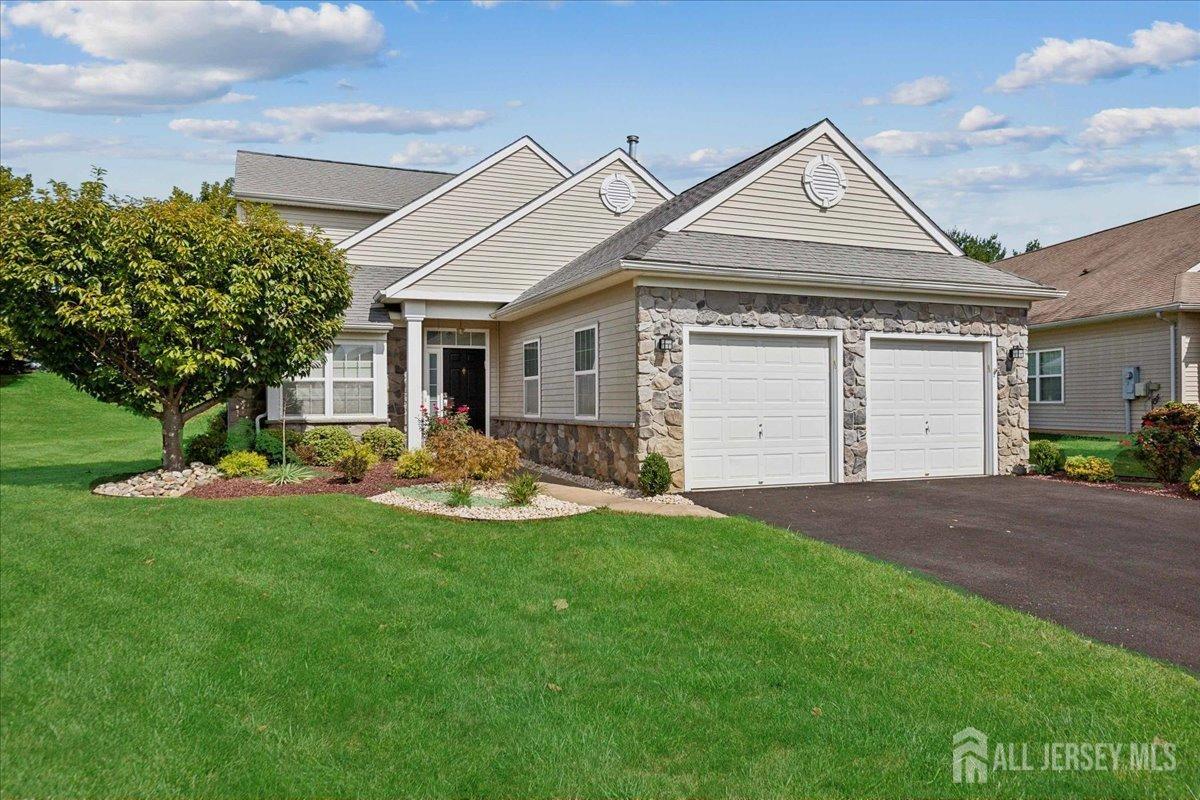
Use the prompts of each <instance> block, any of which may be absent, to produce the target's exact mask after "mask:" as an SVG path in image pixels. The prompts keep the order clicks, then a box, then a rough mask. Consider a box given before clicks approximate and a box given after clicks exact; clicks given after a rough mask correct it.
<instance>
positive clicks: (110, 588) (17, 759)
mask: <svg viewBox="0 0 1200 800" xmlns="http://www.w3.org/2000/svg"><path fill="white" fill-rule="evenodd" d="M157 448H158V444H157V432H156V428H155V426H154V424H153V423H151V422H148V421H146V420H141V419H137V418H135V417H133V416H130V415H128V414H125V413H124V412H122V411H119V410H116V409H114V408H111V407H105V406H101V405H100V404H98V403H96V402H94V401H92V400H90V399H88V398H85V397H83V396H81V395H78V394H76V393H74V392H73V391H71V390H70V389H68V388H66V387H65V385H64V384H63V383H61V382H60V381H58V380H57V379H55V378H52V377H48V376H45V375H33V376H29V377H25V378H22V379H20V380H17V381H15V382H11V383H9V384H7V385H4V386H3V388H0V483H2V487H0V492H2V494H0V512H2V520H0V523H2V525H0V551H2V556H3V558H2V559H0V570H2V571H0V601H2V602H0V756H2V762H0V794H2V795H4V796H11V797H26V796H31V797H32V796H39V797H42V796H94V797H106V796H107V797H113V796H143V797H144V796H153V797H167V796H187V797H193V796H223V797H249V796H282V795H287V796H351V795H355V796H375V797H385V796H388V797H391V796H414V795H416V796H438V797H464V796H476V795H486V796H504V797H518V796H531V797H532V796H536V797H562V796H587V797H596V796H601V795H603V796H631V795H641V796H645V795H657V796H663V795H667V796H675V797H679V796H684V795H689V796H706V797H713V796H722V797H730V796H738V797H767V796H770V797H784V796H787V797H792V796H798V795H819V796H825V797H839V796H840V797H875V796H879V797H882V796H886V797H896V796H914V795H916V796H951V797H976V796H980V797H988V796H1005V797H1047V796H1062V797H1066V796H1095V797H1146V796H1159V797H1172V798H1177V797H1188V796H1193V797H1194V796H1195V794H1196V789H1195V787H1196V786H1197V784H1198V782H1200V733H1198V731H1200V682H1198V681H1197V680H1196V678H1195V677H1193V676H1191V675H1189V674H1187V673H1185V672H1184V671H1181V670H1179V669H1176V668H1174V667H1170V666H1166V665H1163V664H1160V663H1156V662H1153V661H1151V660H1149V659H1147V658H1143V657H1141V656H1138V655H1134V654H1131V653H1127V652H1124V651H1121V650H1118V649H1115V648H1112V647H1108V646H1105V645H1099V644H1095V643H1093V642H1090V641H1087V640H1085V639H1082V638H1080V637H1078V636H1075V635H1073V634H1071V633H1068V632H1067V631H1065V630H1063V629H1061V628H1059V627H1056V626H1054V625H1051V624H1048V623H1046V622H1042V621H1039V620H1036V619H1034V618H1032V617H1028V616H1025V615H1023V614H1019V613H1016V612H1014V611H1009V610H1006V609H1003V608H999V607H997V606H994V605H992V604H990V603H988V602H985V601H983V600H981V599H978V598H974V597H969V596H964V595H963V594H961V593H958V592H955V591H953V590H951V589H948V588H945V587H943V586H940V585H937V584H935V583H933V582H930V581H928V580H925V579H922V578H919V577H916V576H914V575H912V574H909V573H907V572H905V571H903V570H901V569H898V568H893V567H890V566H888V565H884V564H880V563H877V562H873V561H870V560H868V559H865V558H861V557H859V556H856V555H852V554H850V553H847V552H843V551H841V550H838V549H836V548H834V547H830V546H828V545H825V544H822V543H818V542H815V541H811V540H807V539H804V538H801V537H796V536H793V535H791V534H788V533H786V532H784V531H781V530H778V529H774V528H771V527H768V526H765V525H761V524H757V523H752V522H749V521H745V520H691V519H687V520H676V519H668V518H646V517H637V516H621V515H616V514H608V513H595V514H590V515H585V516H583V517H575V518H570V519H565V520H557V521H548V522H541V523H536V524H521V525H511V526H510V525H503V524H492V523H466V522H455V521H449V520H438V519H433V518H427V517H421V516H415V515H411V514H407V513H405V512H403V511H400V510H397V509H394V508H388V507H383V506H378V505H375V504H372V503H369V502H366V501H364V500H360V499H357V498H353V497H346V496H313V497H297V498H270V499H268V498H260V499H247V500H233V501H202V500H188V499H186V498H185V499H177V500H156V501H155V500H128V499H117V498H102V497H97V496H93V495H91V494H89V493H88V491H87V487H88V484H89V483H90V482H92V481H94V480H96V479H97V478H100V477H104V476H108V475H112V474H114V473H123V472H130V471H134V470H139V469H143V468H148V467H151V466H153V463H154V458H155V456H156V453H157ZM1015 508H1019V504H1018V506H1015ZM1014 513H1019V511H1016V512H1014ZM559 598H563V599H565V600H566V601H567V603H568V604H569V605H568V607H567V608H566V609H565V610H562V611H558V610H556V608H555V600H556V599H559ZM968 725H971V726H974V727H976V728H978V729H980V730H982V731H985V732H986V733H988V734H990V735H991V737H992V739H993V741H1001V740H1002V741H1017V742H1021V741H1026V742H1043V741H1087V742H1096V741H1102V742H1130V741H1139V742H1140V741H1149V740H1152V739H1154V738H1156V737H1158V738H1160V739H1162V740H1166V741H1169V742H1173V743H1175V744H1176V745H1177V747H1178V749H1177V751H1176V752H1177V758H1178V762H1179V767H1178V769H1177V770H1176V771H1175V772H1173V773H1148V772H1134V771H1130V770H1122V771H1120V772H1117V773H1115V774H1113V773H1082V772H1073V773H1050V772H1041V771H1036V772H1024V773H1017V772H1010V773H994V774H993V776H992V779H991V780H990V781H989V783H988V784H987V785H986V786H956V785H954V784H952V783H951V779H950V740H951V736H952V735H953V733H954V732H955V731H957V730H959V729H961V728H964V727H966V726H968ZM1034 752H1035V753H1040V750H1035V751H1034Z"/></svg>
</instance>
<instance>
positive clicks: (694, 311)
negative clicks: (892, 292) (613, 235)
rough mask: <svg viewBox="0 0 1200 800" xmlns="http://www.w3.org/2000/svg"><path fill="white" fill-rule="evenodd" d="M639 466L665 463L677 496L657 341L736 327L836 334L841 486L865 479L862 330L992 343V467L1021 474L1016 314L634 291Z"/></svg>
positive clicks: (667, 373)
mask: <svg viewBox="0 0 1200 800" xmlns="http://www.w3.org/2000/svg"><path fill="white" fill-rule="evenodd" d="M637 304H638V345H637V353H638V394H637V424H638V442H637V460H638V462H639V463H640V461H641V460H642V459H643V458H645V456H646V455H647V454H648V453H651V452H658V453H662V454H663V455H664V456H666V459H667V462H668V463H669V464H670V465H671V477H672V483H673V484H674V487H675V488H676V489H681V488H683V370H684V366H683V353H682V352H681V351H680V350H675V351H674V352H671V353H662V352H659V351H657V350H656V349H655V346H654V345H655V341H656V340H657V339H658V338H660V337H662V336H664V335H670V336H672V337H673V338H674V339H675V340H676V341H677V342H681V341H682V331H681V328H680V326H682V325H708V326H712V327H713V328H715V329H719V328H721V327H738V328H754V327H759V328H766V329H779V328H795V329H799V330H830V329H832V330H842V331H843V351H842V352H843V364H842V381H843V393H844V397H845V403H844V412H845V413H844V419H843V427H844V428H845V447H844V452H843V474H844V476H845V477H844V480H846V481H847V482H853V481H862V480H866V476H867V438H866V431H867V412H866V404H867V402H868V398H867V394H866V389H867V383H866V339H865V337H864V336H863V334H864V333H866V332H867V331H881V332H887V333H951V334H962V335H975V336H995V337H996V357H997V359H998V360H999V364H998V366H999V367H1000V374H999V375H998V376H997V380H996V383H997V388H998V392H997V395H998V396H997V404H996V411H997V414H996V416H997V424H998V425H999V431H998V437H997V438H998V460H999V467H1000V473H1001V474H1009V473H1020V472H1023V471H1024V468H1025V465H1026V464H1027V462H1028V458H1029V386H1028V383H1027V379H1028V374H1027V369H1026V360H1025V359H1021V360H1020V361H1018V362H1016V363H1015V364H1014V365H1013V367H1012V369H1011V370H1006V369H1005V363H1004V358H1005V357H1006V355H1007V353H1008V349H1009V347H1010V346H1013V345H1018V344H1019V345H1021V346H1022V347H1025V346H1026V342H1027V338H1028V333H1027V327H1026V317H1027V312H1026V310H1025V309H1023V308H1011V307H1006V306H978V305H962V304H949V303H915V302H895V301H890V300H858V299H850V298H836V297H808V296H802V295H784V294H764V293H753V292H725V291H714V290H705V289H663V288H650V287H639V288H638V290H637Z"/></svg>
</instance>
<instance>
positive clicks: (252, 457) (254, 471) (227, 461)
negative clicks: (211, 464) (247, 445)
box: [217, 450, 267, 478]
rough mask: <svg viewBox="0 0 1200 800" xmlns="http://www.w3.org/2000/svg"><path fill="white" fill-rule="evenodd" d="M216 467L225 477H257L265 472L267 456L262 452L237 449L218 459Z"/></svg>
mask: <svg viewBox="0 0 1200 800" xmlns="http://www.w3.org/2000/svg"><path fill="white" fill-rule="evenodd" d="M217 469H218V470H220V472H221V474H222V475H224V476H225V477H226V478H257V477H259V476H260V475H264V474H266V471H267V457H266V456H264V455H263V454H262V453H251V452H250V451H249V450H239V451H237V452H236V453H230V454H229V455H227V456H225V457H224V458H222V459H221V460H220V461H218V462H217Z"/></svg>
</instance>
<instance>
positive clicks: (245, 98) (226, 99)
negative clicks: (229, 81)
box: [217, 92, 257, 103]
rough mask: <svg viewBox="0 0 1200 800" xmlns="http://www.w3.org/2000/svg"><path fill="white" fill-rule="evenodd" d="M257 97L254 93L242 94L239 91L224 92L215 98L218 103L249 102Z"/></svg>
mask: <svg viewBox="0 0 1200 800" xmlns="http://www.w3.org/2000/svg"><path fill="white" fill-rule="evenodd" d="M255 99H257V96H256V95H252V94H242V93H241V92H226V93H225V94H223V95H221V96H220V97H218V98H217V102H218V103H249V102H250V101H251V100H255Z"/></svg>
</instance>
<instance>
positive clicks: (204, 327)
mask: <svg viewBox="0 0 1200 800" xmlns="http://www.w3.org/2000/svg"><path fill="white" fill-rule="evenodd" d="M0 190H2V191H3V195H2V196H0V204H2V209H3V214H2V215H0V319H2V320H3V321H4V322H5V323H7V324H9V325H11V326H12V328H13V329H14V330H15V331H16V333H17V336H18V337H19V338H20V340H21V341H22V342H23V343H24V344H25V345H26V346H27V347H28V348H29V350H30V351H32V353H33V354H34V355H35V356H36V357H37V358H38V359H39V360H40V361H41V362H42V364H43V365H44V366H45V367H47V368H48V369H50V370H52V371H53V372H56V373H58V374H59V375H62V376H63V377H64V378H66V379H67V380H68V381H70V382H71V383H72V384H74V385H75V386H76V387H78V388H80V389H82V390H83V391H85V392H87V393H89V394H91V395H93V396H95V397H97V398H99V399H100V400H103V401H105V402H110V403H117V404H120V405H122V406H125V407H127V408H129V409H132V410H133V411H135V412H137V413H140V414H145V415H148V416H153V417H156V418H158V419H160V420H161V421H162V424H163V461H164V465H165V466H167V467H168V468H172V469H177V468H179V466H180V465H181V464H182V462H183V454H182V449H181V446H180V440H179V433H180V429H181V428H182V424H183V422H185V421H186V420H188V419H190V418H191V417H193V416H195V415H196V414H199V413H201V412H202V411H204V410H205V409H207V408H209V407H210V406H212V405H213V404H215V403H217V402H219V401H220V400H221V399H222V398H224V397H225V396H227V395H229V394H230V393H232V392H234V391H236V390H238V389H241V388H244V387H247V386H256V385H262V384H274V383H279V382H280V381H282V380H283V379H284V378H286V377H289V376H291V375H295V374H298V373H302V372H305V371H307V370H308V369H309V367H310V365H311V364H313V363H314V362H315V361H316V360H318V359H319V358H320V357H321V356H322V354H323V353H324V351H325V350H326V348H327V347H329V345H330V344H331V343H332V340H333V338H334V336H335V335H336V334H337V332H338V330H339V329H340V327H341V321H342V313H343V312H344V310H345V309H346V307H347V306H348V305H349V302H350V282H349V275H348V272H347V269H346V264H345V260H344V257H343V256H342V254H341V253H340V251H337V250H335V249H334V248H333V246H332V245H331V244H330V243H328V242H326V241H325V240H324V239H322V238H320V237H318V236H315V235H311V234H308V233H306V232H304V231H301V230H297V229H295V228H292V227H290V226H288V225H287V224H286V223H284V222H283V221H282V220H281V219H279V217H278V215H276V214H275V213H274V212H273V211H271V210H270V209H268V208H264V207H256V206H250V207H247V209H246V211H245V213H244V215H243V216H244V219H243V220H242V221H239V220H238V219H237V218H236V217H237V215H236V209H234V210H232V211H231V210H230V206H229V203H228V202H227V200H226V198H227V197H228V191H227V190H228V186H227V185H226V184H218V185H216V187H215V188H210V189H209V190H208V192H207V196H205V192H204V190H202V193H201V194H202V198H205V199H199V200H197V199H194V198H192V197H190V196H189V195H187V193H185V192H176V193H174V194H173V195H172V196H171V197H170V198H169V199H167V200H142V201H136V202H130V201H117V200H115V199H113V198H111V197H110V196H108V194H107V187H106V186H105V183H104V179H103V172H102V171H99V170H97V171H96V174H95V176H94V178H93V179H92V180H89V181H85V182H84V183H82V184H81V185H80V186H79V188H78V189H75V188H72V187H70V186H68V185H67V184H65V183H52V184H51V185H50V188H49V189H44V190H39V191H36V192H35V191H33V190H32V186H31V183H30V182H27V181H22V180H18V179H14V178H12V176H11V173H7V174H5V175H4V176H3V179H2V182H0Z"/></svg>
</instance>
